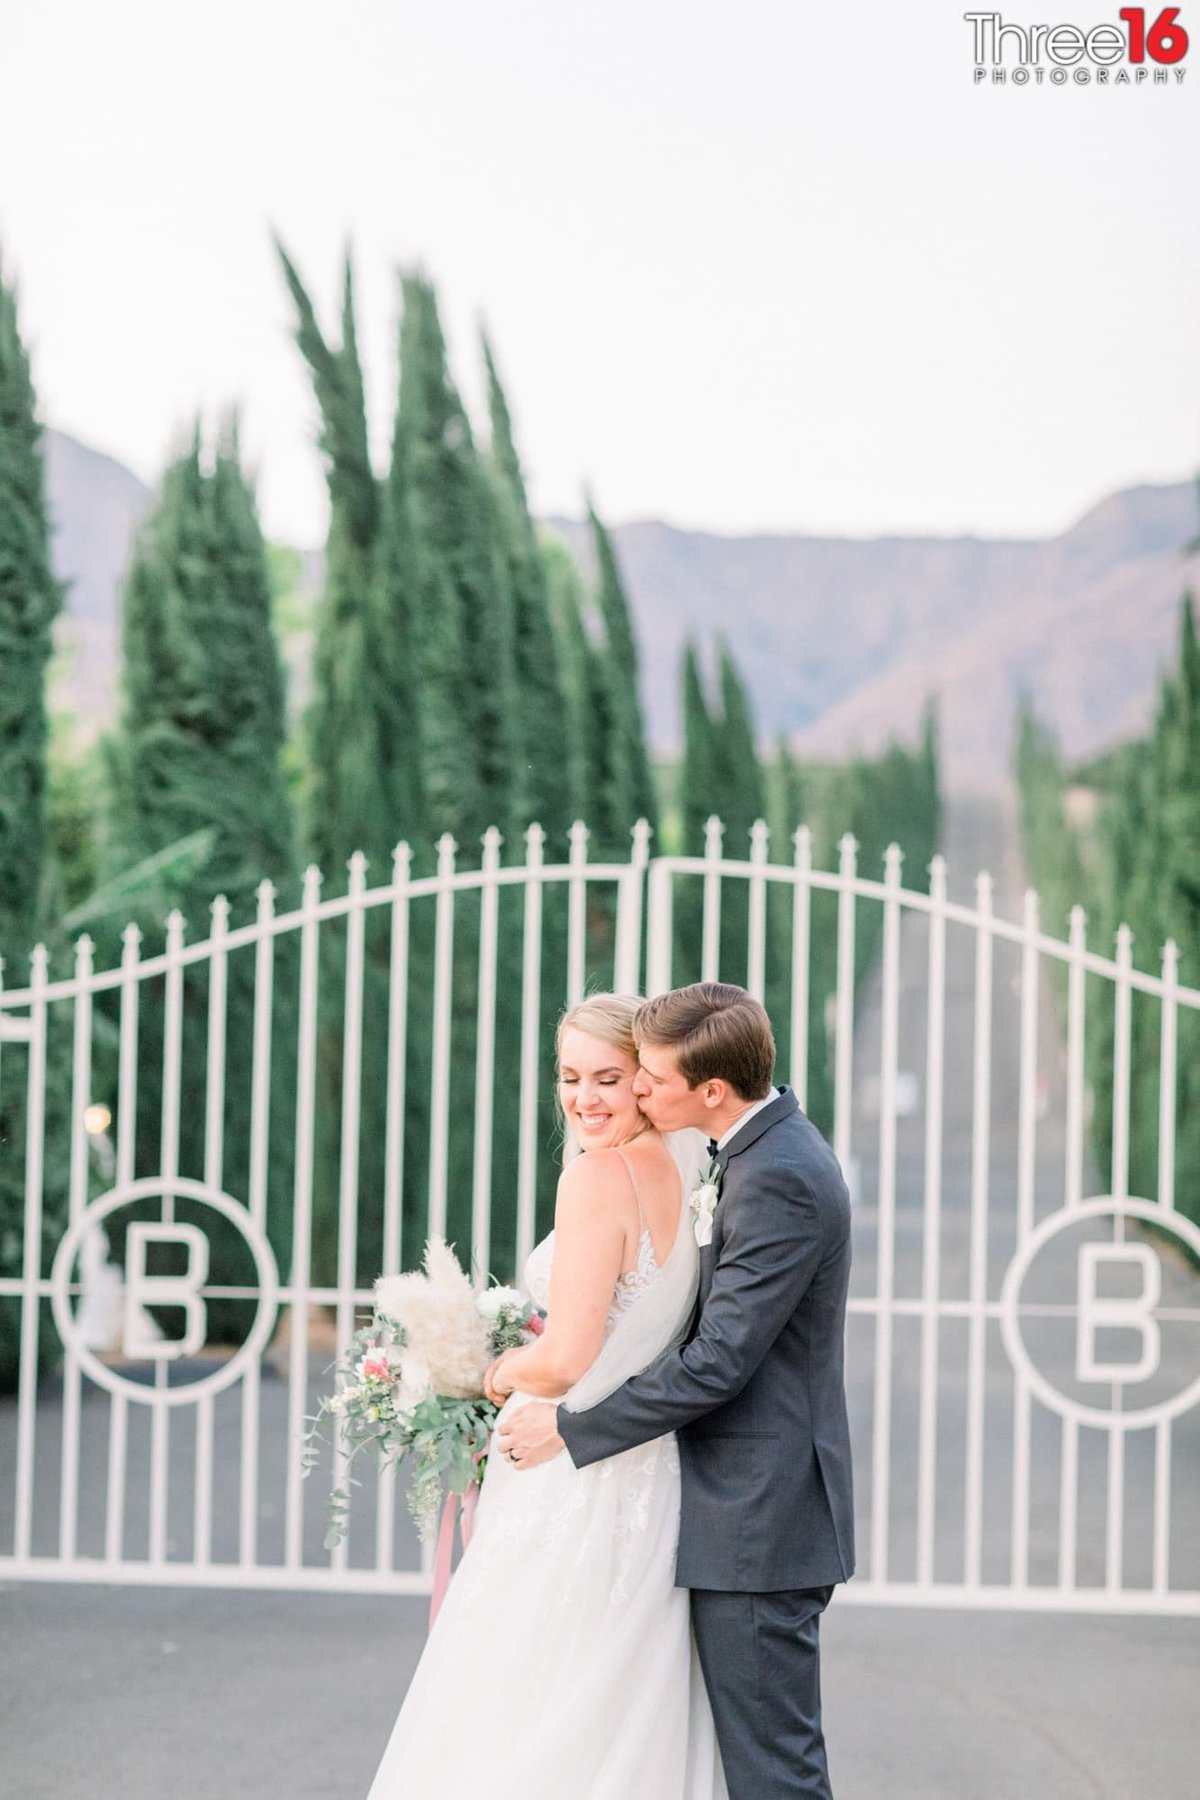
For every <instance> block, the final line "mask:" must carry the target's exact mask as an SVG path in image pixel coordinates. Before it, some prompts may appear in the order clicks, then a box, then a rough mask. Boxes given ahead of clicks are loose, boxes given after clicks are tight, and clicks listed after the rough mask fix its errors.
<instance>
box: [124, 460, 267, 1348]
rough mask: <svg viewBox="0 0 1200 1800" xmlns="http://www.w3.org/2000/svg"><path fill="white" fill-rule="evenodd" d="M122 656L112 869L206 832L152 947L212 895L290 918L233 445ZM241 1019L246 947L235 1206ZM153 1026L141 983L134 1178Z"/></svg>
mask: <svg viewBox="0 0 1200 1800" xmlns="http://www.w3.org/2000/svg"><path fill="white" fill-rule="evenodd" d="M122 648H123V656H124V664H123V696H122V712H121V721H120V729H119V734H118V736H117V738H116V739H115V740H114V741H113V742H112V744H111V745H110V747H109V760H110V768H111V789H112V794H113V817H112V820H111V829H110V844H109V851H108V854H109V856H110V858H111V859H113V860H114V862H115V863H116V864H118V865H119V866H120V867H125V868H127V867H129V866H130V865H132V864H137V863H139V862H141V861H143V860H144V859H146V858H147V857H151V856H154V855H156V854H159V853H162V852H165V851H168V850H169V849H170V848H171V847H172V846H175V845H177V844H179V843H180V841H181V840H184V839H187V838H188V837H189V836H190V835H192V834H195V833H199V832H204V833H206V834H207V835H208V838H209V843H210V848H209V852H208V855H207V857H206V858H205V859H204V860H203V861H202V862H201V863H200V864H199V866H196V865H195V864H189V863H187V862H186V860H185V861H184V862H183V864H182V865H181V867H180V869H178V870H177V871H176V872H175V873H174V874H171V873H168V875H167V876H166V878H165V883H164V887H163V889H162V890H161V891H160V897H159V902H158V905H156V906H155V908H154V910H153V911H151V910H150V909H149V907H148V906H147V905H146V903H145V902H143V903H142V906H141V909H140V910H141V916H140V917H139V919H138V923H139V924H140V925H141V927H142V929H143V932H144V933H145V934H147V935H151V936H157V935H158V934H159V933H160V932H161V930H162V926H163V924H164V919H163V916H162V910H161V908H162V907H178V908H179V909H180V910H181V911H182V912H183V914H184V917H185V921H186V923H187V926H188V928H189V932H190V935H191V937H192V939H193V940H195V939H200V938H206V937H207V936H208V935H209V930H210V917H209V909H210V905H211V902H212V900H213V898H214V897H215V896H216V895H217V894H223V895H224V896H225V898H226V899H227V900H228V902H229V906H230V921H231V924H233V925H234V926H236V925H238V924H243V923H247V922H248V921H249V920H250V919H251V918H252V917H253V915H254V901H255V893H256V889H257V887H258V884H259V883H260V882H261V881H262V880H263V879H264V878H265V879H269V880H271V881H272V882H273V883H274V884H275V885H276V887H277V889H278V888H282V889H283V890H284V891H283V894H282V898H283V901H284V903H285V904H287V903H289V902H290V901H291V900H292V899H293V897H294V896H293V893H292V888H293V882H294V875H295V854H294V847H293V832H292V821H291V817H290V808H289V804H288V800H287V795H286V789H285V784H284V778H283V773H282V767H281V754H282V750H283V745H284V737H285V717H284V713H285V708H284V687H283V675H282V670H281V668H280V663H279V656H278V651H277V649H276V646H275V641H274V637H273V635H272V628H271V590H270V578H269V574H268V569H267V559H266V550H265V546H264V544H263V540H262V536H261V533H260V531H259V527H258V522H257V518H256V516H255V510H254V502H253V498H252V495H251V493H250V490H249V489H248V487H247V485H246V482H245V479H244V477H243V475H242V471H241V467H240V464H239V460H238V454H237V446H236V434H233V433H231V434H230V435H229V437H228V438H227V439H226V441H225V442H224V443H223V444H222V445H221V447H220V449H219V450H218V452H217V455H216V458H215V463H214V466H213V468H212V471H211V473H208V472H206V471H205V470H204V468H203V466H202V460H201V449H200V441H199V433H197V435H196V437H195V439H194V441H193V443H192V445H191V448H190V449H189V450H188V451H187V452H186V453H185V454H184V455H182V456H181V457H179V458H178V459H177V461H176V462H175V463H173V464H172V465H171V467H170V468H169V469H168V470H167V472H166V475H165V477H164V479H163V483H162V489H161V493H160V497H159V501H158V504H157V506H156V507H155V509H154V511H153V513H152V514H151V516H150V518H149V519H148V520H147V522H146V524H145V526H144V528H143V531H142V534H141V536H140V538H139V540H138V543H137V545H136V547H135V550H134V554H133V560H132V563H131V566H130V570H129V575H128V578H127V583H126V589H125V602H124V609H123V620H122ZM114 953H115V945H110V946H109V954H110V956H111V955H113V954H114ZM291 961H292V958H291V955H290V952H289V951H288V950H286V949H284V948H283V947H282V946H281V947H280V951H279V954H278V958H277V967H276V971H275V982H274V994H273V1003H274V1017H273V1034H272V1038H273V1041H272V1096H271V1105H272V1127H273V1130H272V1144H271V1153H270V1157H269V1161H268V1166H269V1178H268V1195H267V1229H268V1233H269V1235H270V1237H271V1239H272V1242H273V1244H274V1246H275V1249H276V1252H277V1254H279V1255H280V1256H286V1253H287V1249H288V1246H289V1244H290V1232H291V1187H290V1170H291V1160H290V1159H291V1143H292V1137H291V1129H292V1128H291V1117H290V1112H291V1101H292V1098H293V1097H294V1087H295V1080H294V1063H293V1058H294V1038H295V1027H294V1020H295V1010H294V996H293V991H292V990H293V983H292V982H291V981H290V980H289V979H288V976H289V973H290V972H291ZM210 968H211V965H210V964H209V963H208V962H207V961H205V962H203V963H201V964H198V965H196V966H195V967H194V968H191V969H189V970H188V971H187V973H186V976H185V979H184V985H183V1022H182V1030H183V1054H182V1060H181V1096H180V1099H181V1104H180V1120H179V1170H180V1173H181V1174H184V1175H189V1176H192V1177H195V1178H197V1179H199V1178H200V1177H201V1176H202V1175H203V1173H204V1163H205V1152H204V1145H205V1129H206V1117H205V1114H206V1098H205V1091H206V1078H207V1066H206V1065H207V1045H208V995H209V976H210ZM253 1015H254V957H253V951H252V950H248V949H246V948H242V949H240V950H237V951H235V952H233V953H232V954H231V955H230V958H229V962H228V970H227V998H226V1039H225V1082H224V1110H223V1138H224V1171H223V1181H224V1185H225V1186H226V1187H227V1188H228V1189H229V1191H230V1192H232V1193H233V1194H235V1195H238V1196H240V1197H245V1196H246V1195H247V1192H248V1184H249V1156H250V1095H251V1069H252V1048H253ZM164 1024H165V991H164V984H163V982H162V981H161V980H155V981H153V982H146V983H143V984H142V988H141V998H140V1024H139V1032H140V1035H141V1041H142V1043H143V1044H144V1045H145V1046H146V1047H147V1051H148V1053H147V1054H146V1055H145V1056H144V1057H143V1059H142V1062H141V1066H140V1068H139V1079H138V1098H137V1105H138V1121H137V1123H138V1129H137V1133H136V1151H135V1158H136V1167H137V1170H138V1173H139V1174H145V1175H148V1174H152V1173H155V1172H157V1170H158V1169H159V1168H160V1167H161V1163H160V1140H159V1123H160V1120H161V1107H162V1090H161V1080H162V1070H161V1063H160V1059H159V1057H158V1056H157V1055H156V1054H154V1053H153V1052H152V1051H150V1047H151V1046H154V1045H156V1044H160V1043H161V1041H162V1031H163V1028H164ZM107 1079H108V1081H109V1083H110V1087H111V1090H112V1098H113V1102H114V1110H115V1100H116V1094H115V1086H116V1070H115V1068H112V1067H110V1068H108V1070H107ZM180 1205H181V1206H182V1205H183V1203H182V1202H181V1203H180ZM185 1210H186V1208H185ZM200 1220H201V1222H202V1224H203V1225H204V1228H205V1230H206V1231H207V1232H208V1233H209V1236H210V1238H211V1239H212V1264H211V1267H212V1271H213V1274H212V1279H213V1280H214V1281H216V1282H218V1283H226V1284H229V1285H234V1284H236V1283H237V1282H238V1281H239V1280H245V1278H246V1264H245V1252H244V1247H243V1246H242V1244H241V1241H240V1238H239V1236H238V1234H236V1233H235V1232H233V1231H232V1229H231V1228H229V1229H223V1228H222V1227H220V1226H216V1227H214V1225H213V1222H212V1218H211V1215H210V1214H208V1213H207V1212H202V1213H201V1215H200ZM242 1312H243V1303H241V1302H237V1301H214V1302H212V1303H211V1305H210V1310H209V1329H210V1332H211V1333H212V1334H213V1335H214V1336H216V1337H224V1336H229V1335H232V1336H234V1337H239V1336H241V1335H244V1331H245V1329H246V1320H245V1319H244V1318H243V1316H242Z"/></svg>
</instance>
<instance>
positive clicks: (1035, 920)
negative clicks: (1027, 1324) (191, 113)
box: [1009, 888, 1039, 1588]
mask: <svg viewBox="0 0 1200 1800" xmlns="http://www.w3.org/2000/svg"><path fill="white" fill-rule="evenodd" d="M1038 928H1039V913H1038V897H1037V894H1036V893H1035V892H1034V890H1033V888H1027V889H1026V892H1025V901H1024V916H1023V919H1022V944H1021V1022H1020V1035H1019V1043H1020V1052H1019V1056H1020V1060H1019V1068H1018V1076H1017V1248H1018V1250H1019V1249H1020V1248H1021V1247H1022V1246H1023V1245H1024V1243H1025V1240H1026V1238H1027V1237H1028V1236H1029V1233H1030V1232H1031V1231H1032V1230H1033V1224H1034V1205H1033V1180H1034V1168H1035V1155H1036V1150H1037V1047H1038V1046H1037V1027H1038V947H1037V939H1038ZM1031 1424H1032V1404H1031V1395H1030V1389H1029V1382H1028V1379H1027V1377H1026V1375H1025V1373H1024V1371H1023V1370H1021V1369H1016V1370H1014V1371H1013V1465H1012V1519H1013V1533H1012V1546H1011V1568H1010V1577H1009V1578H1010V1580H1011V1582H1012V1585H1013V1587H1017V1588H1023V1587H1026V1586H1027V1585H1028V1582H1029V1477H1030V1470H1029V1455H1030V1437H1029V1434H1030V1429H1031Z"/></svg>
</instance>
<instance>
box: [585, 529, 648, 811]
mask: <svg viewBox="0 0 1200 1800" xmlns="http://www.w3.org/2000/svg"><path fill="white" fill-rule="evenodd" d="M588 522H589V524H590V525H591V529H592V542H593V545H594V548H595V555H596V578H597V588H596V599H597V604H598V606H599V611H600V618H601V620H602V622H603V625H604V634H605V638H606V640H607V644H608V658H609V664H610V669H611V676H612V689H613V696H614V701H615V705H616V709H617V711H616V722H617V728H618V730H619V731H620V734H621V739H622V745H623V760H624V762H625V764H626V766H627V768H628V770H629V784H630V794H631V798H632V802H633V808H634V818H635V819H637V818H643V819H647V820H649V822H650V824H651V826H652V827H654V828H655V829H657V827H658V798H657V794H656V791H655V786H654V775H653V771H652V769H651V767H650V753H649V750H648V749H647V746H646V733H645V728H644V726H643V723H642V710H641V700H640V697H639V696H640V669H639V659H638V651H637V641H636V639H635V637H634V631H633V618H632V615H631V613H630V608H629V599H628V596H627V595H626V592H625V584H624V582H623V581H622V579H621V570H620V566H619V565H618V562H617V555H616V550H615V549H614V547H613V542H612V539H611V537H610V536H609V533H608V531H607V530H606V528H605V526H604V525H603V524H602V523H601V521H600V518H599V516H598V514H597V512H596V509H595V507H594V506H593V505H592V503H591V501H590V500H589V501H588ZM633 822H634V821H633V820H631V821H630V824H632V823H633Z"/></svg>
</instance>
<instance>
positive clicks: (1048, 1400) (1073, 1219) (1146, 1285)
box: [1000, 1196, 1200, 1429]
mask: <svg viewBox="0 0 1200 1800" xmlns="http://www.w3.org/2000/svg"><path fill="white" fill-rule="evenodd" d="M1126 1219H1137V1220H1141V1221H1144V1222H1146V1223H1149V1224H1152V1225H1153V1226H1154V1227H1155V1228H1156V1230H1158V1231H1160V1232H1163V1233H1165V1234H1167V1235H1170V1236H1174V1237H1175V1238H1177V1239H1179V1240H1180V1241H1181V1242H1182V1243H1183V1244H1184V1245H1186V1246H1187V1248H1188V1249H1189V1250H1190V1251H1191V1252H1192V1254H1193V1255H1194V1256H1196V1257H1197V1258H1200V1230H1198V1229H1197V1228H1196V1226H1195V1225H1193V1224H1192V1222H1191V1220H1190V1219H1186V1218H1184V1217H1183V1216H1182V1215H1181V1214H1179V1213H1176V1212H1170V1211H1168V1210H1167V1209H1166V1208H1164V1207H1162V1206H1156V1205H1154V1204H1153V1203H1152V1202H1150V1201H1149V1200H1118V1199H1115V1198H1112V1197H1111V1196H1110V1197H1107V1198H1104V1199H1099V1200H1087V1201H1085V1202H1084V1203H1083V1204H1082V1205H1079V1206H1071V1207H1064V1208H1063V1209H1062V1210H1061V1211H1059V1212H1056V1213H1052V1214H1051V1215H1050V1216H1049V1218H1046V1219H1043V1220H1042V1222H1041V1224H1040V1225H1038V1226H1037V1228H1036V1230H1034V1231H1032V1232H1031V1233H1030V1235H1029V1237H1028V1238H1027V1239H1026V1241H1025V1243H1024V1244H1023V1245H1022V1246H1021V1248H1020V1249H1019V1251H1018V1252H1017V1254H1016V1256H1015V1257H1014V1258H1013V1260H1012V1262H1011V1263H1010V1264H1009V1267H1008V1271H1007V1273H1006V1274H1005V1277H1004V1284H1003V1287H1002V1288H1001V1291H1000V1327H1001V1331H1002V1333H1003V1336H1004V1343H1005V1348H1006V1349H1007V1351H1008V1354H1009V1357H1010V1359H1011V1361H1012V1363H1013V1366H1014V1368H1016V1369H1018V1370H1019V1371H1020V1372H1021V1373H1022V1374H1023V1375H1024V1376H1025V1378H1026V1380H1027V1381H1028V1382H1029V1385H1030V1387H1031V1389H1032V1390H1033V1392H1034V1393H1035V1394H1036V1395H1037V1396H1038V1398H1039V1399H1040V1400H1041V1401H1042V1402H1043V1403H1044V1404H1045V1405H1046V1406H1048V1407H1050V1408H1051V1409H1052V1410H1053V1411H1054V1412H1057V1413H1060V1414H1062V1415H1063V1417H1065V1418H1069V1419H1074V1420H1075V1421H1076V1422H1077V1423H1078V1424H1080V1425H1100V1426H1106V1427H1111V1426H1114V1425H1117V1426H1120V1427H1121V1428H1122V1429H1127V1428H1130V1427H1136V1426H1146V1425H1156V1424H1161V1423H1163V1422H1164V1421H1166V1420H1168V1419H1173V1418H1175V1417H1176V1416H1177V1415H1178V1414H1180V1413H1183V1412H1187V1410H1188V1409H1189V1408H1190V1407H1192V1406H1194V1405H1195V1404H1196V1402H1197V1400H1200V1308H1198V1307H1194V1306H1193V1307H1178V1306H1175V1307H1171V1306H1166V1305H1164V1304H1163V1302H1162V1289H1163V1270H1164V1268H1165V1267H1169V1265H1168V1264H1166V1263H1165V1262H1164V1259H1163V1257H1162V1256H1161V1254H1160V1252H1159V1251H1158V1250H1157V1249H1156V1248H1155V1246H1154V1244H1153V1241H1152V1240H1150V1239H1148V1238H1147V1237H1146V1236H1145V1235H1142V1234H1139V1235H1138V1236H1137V1237H1136V1238H1129V1237H1127V1236H1126V1235H1125V1231H1124V1221H1125V1220H1126ZM1106 1221H1108V1222H1110V1229H1109V1230H1108V1231H1107V1232H1106V1231H1103V1230H1102V1231H1099V1232H1097V1231H1096V1230H1095V1226H1096V1225H1098V1224H1099V1225H1103V1224H1104V1223H1105V1222H1106ZM1080 1228H1087V1235H1086V1236H1083V1234H1082V1233H1081V1231H1080ZM1072 1229H1074V1230H1075V1231H1076V1232H1077V1233H1079V1234H1080V1236H1081V1238H1082V1241H1079V1242H1077V1243H1075V1244H1074V1245H1072V1244H1071V1243H1070V1241H1069V1240H1063V1234H1064V1233H1067V1232H1070V1231H1072ZM1056 1240H1062V1241H1059V1242H1058V1243H1057V1249H1058V1252H1059V1254H1060V1256H1061V1255H1062V1254H1064V1253H1065V1255H1066V1256H1067V1257H1068V1258H1069V1257H1070V1255H1071V1252H1072V1250H1073V1251H1074V1281H1073V1290H1074V1298H1073V1301H1071V1302H1067V1303H1064V1302H1063V1300H1062V1298H1061V1296H1062V1292H1063V1287H1064V1285H1065V1284H1064V1283H1063V1281H1062V1279H1061V1275H1060V1277H1059V1279H1058V1281H1057V1282H1055V1283H1054V1284H1053V1285H1052V1286H1051V1288H1050V1290H1049V1291H1050V1292H1051V1293H1052V1294H1053V1295H1054V1296H1055V1298H1054V1299H1052V1300H1049V1301H1045V1302H1039V1301H1038V1300H1037V1299H1036V1298H1035V1297H1033V1296H1032V1295H1031V1294H1030V1292H1029V1287H1030V1285H1031V1283H1030V1277H1031V1276H1035V1275H1036V1270H1037V1265H1038V1264H1039V1263H1040V1262H1043V1261H1044V1260H1045V1259H1046V1258H1048V1257H1049V1256H1052V1255H1053V1254H1054V1251H1055V1248H1056ZM1034 1285H1036V1283H1035V1284H1034ZM1115 1290H1119V1291H1115ZM1039 1321H1040V1322H1041V1324H1042V1329H1043V1330H1046V1329H1047V1328H1049V1329H1053V1330H1058V1331H1059V1332H1060V1333H1062V1332H1063V1331H1064V1330H1067V1331H1073V1347H1074V1371H1073V1385H1074V1387H1075V1389H1076V1390H1077V1392H1076V1393H1075V1394H1071V1393H1068V1392H1066V1391H1065V1388H1064V1387H1061V1386H1058V1385H1056V1383H1055V1381H1054V1380H1052V1379H1051V1378H1050V1376H1049V1375H1048V1374H1047V1373H1046V1370H1045V1367H1039V1366H1038V1362H1037V1361H1036V1360H1035V1356H1034V1353H1033V1351H1032V1350H1031V1348H1030V1344H1029V1341H1028V1335H1029V1331H1030V1328H1031V1326H1034V1325H1035V1324H1037V1323H1038V1322H1039ZM1189 1326H1190V1328H1191V1331H1192V1333H1193V1334H1194V1336H1195V1338H1196V1342H1197V1345H1198V1350H1197V1354H1196V1357H1195V1359H1194V1360H1195V1363H1196V1365H1197V1371H1196V1372H1195V1373H1194V1374H1193V1373H1192V1372H1191V1370H1190V1369H1187V1370H1185V1372H1184V1374H1183V1376H1182V1377H1180V1378H1178V1385H1177V1386H1175V1388H1174V1391H1173V1392H1172V1391H1164V1358H1163V1334H1164V1329H1165V1328H1166V1329H1170V1330H1171V1331H1172V1332H1175V1333H1177V1334H1178V1333H1179V1331H1180V1330H1181V1329H1184V1328H1187V1327H1189ZM1176 1343H1177V1340H1176ZM1065 1347H1066V1339H1065V1338H1064V1339H1063V1340H1062V1341H1061V1342H1060V1343H1059V1344H1058V1346H1057V1348H1058V1354H1057V1355H1056V1356H1055V1357H1054V1359H1053V1361H1054V1364H1055V1373H1056V1374H1057V1375H1058V1376H1059V1379H1060V1380H1062V1379H1065V1377H1064V1374H1063V1369H1064V1365H1065V1363H1066V1361H1067V1360H1068V1359H1067V1357H1066V1356H1065V1355H1064V1354H1063V1352H1064V1350H1065ZM1117 1350H1119V1351H1120V1355H1117V1354H1115V1352H1116V1351H1117ZM1182 1360H1187V1361H1190V1360H1192V1359H1190V1358H1188V1359H1182V1358H1180V1357H1178V1356H1176V1358H1175V1363H1176V1364H1178V1363H1179V1362H1180V1361H1182ZM1165 1375H1166V1388H1168V1389H1169V1388H1170V1385H1171V1380H1172V1379H1173V1378H1174V1377H1178V1369H1177V1368H1175V1369H1174V1370H1173V1371H1172V1370H1166V1372H1165ZM1152 1380H1153V1381H1154V1382H1155V1386H1156V1389H1157V1390H1158V1394H1159V1397H1157V1398H1156V1399H1155V1400H1154V1401H1153V1402H1152V1403H1150V1404H1143V1405H1141V1406H1137V1405H1134V1406H1132V1407H1127V1406H1126V1405H1125V1404H1124V1400H1125V1390H1126V1389H1134V1388H1137V1387H1138V1386H1140V1385H1142V1384H1143V1383H1146V1382H1150V1381H1152ZM1097 1388H1099V1389H1102V1390H1104V1391H1105V1392H1106V1393H1107V1395H1108V1396H1109V1397H1110V1398H1111V1399H1112V1401H1113V1404H1112V1405H1110V1406H1107V1407H1102V1406H1099V1405H1096V1404H1093V1403H1091V1402H1090V1400H1089V1398H1087V1397H1086V1396H1087V1395H1088V1390H1089V1389H1090V1390H1091V1391H1092V1392H1093V1393H1094V1392H1095V1390H1096V1389H1097ZM1080 1393H1082V1394H1083V1396H1085V1397H1082V1398H1081V1397H1078V1396H1079V1394H1080Z"/></svg>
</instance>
